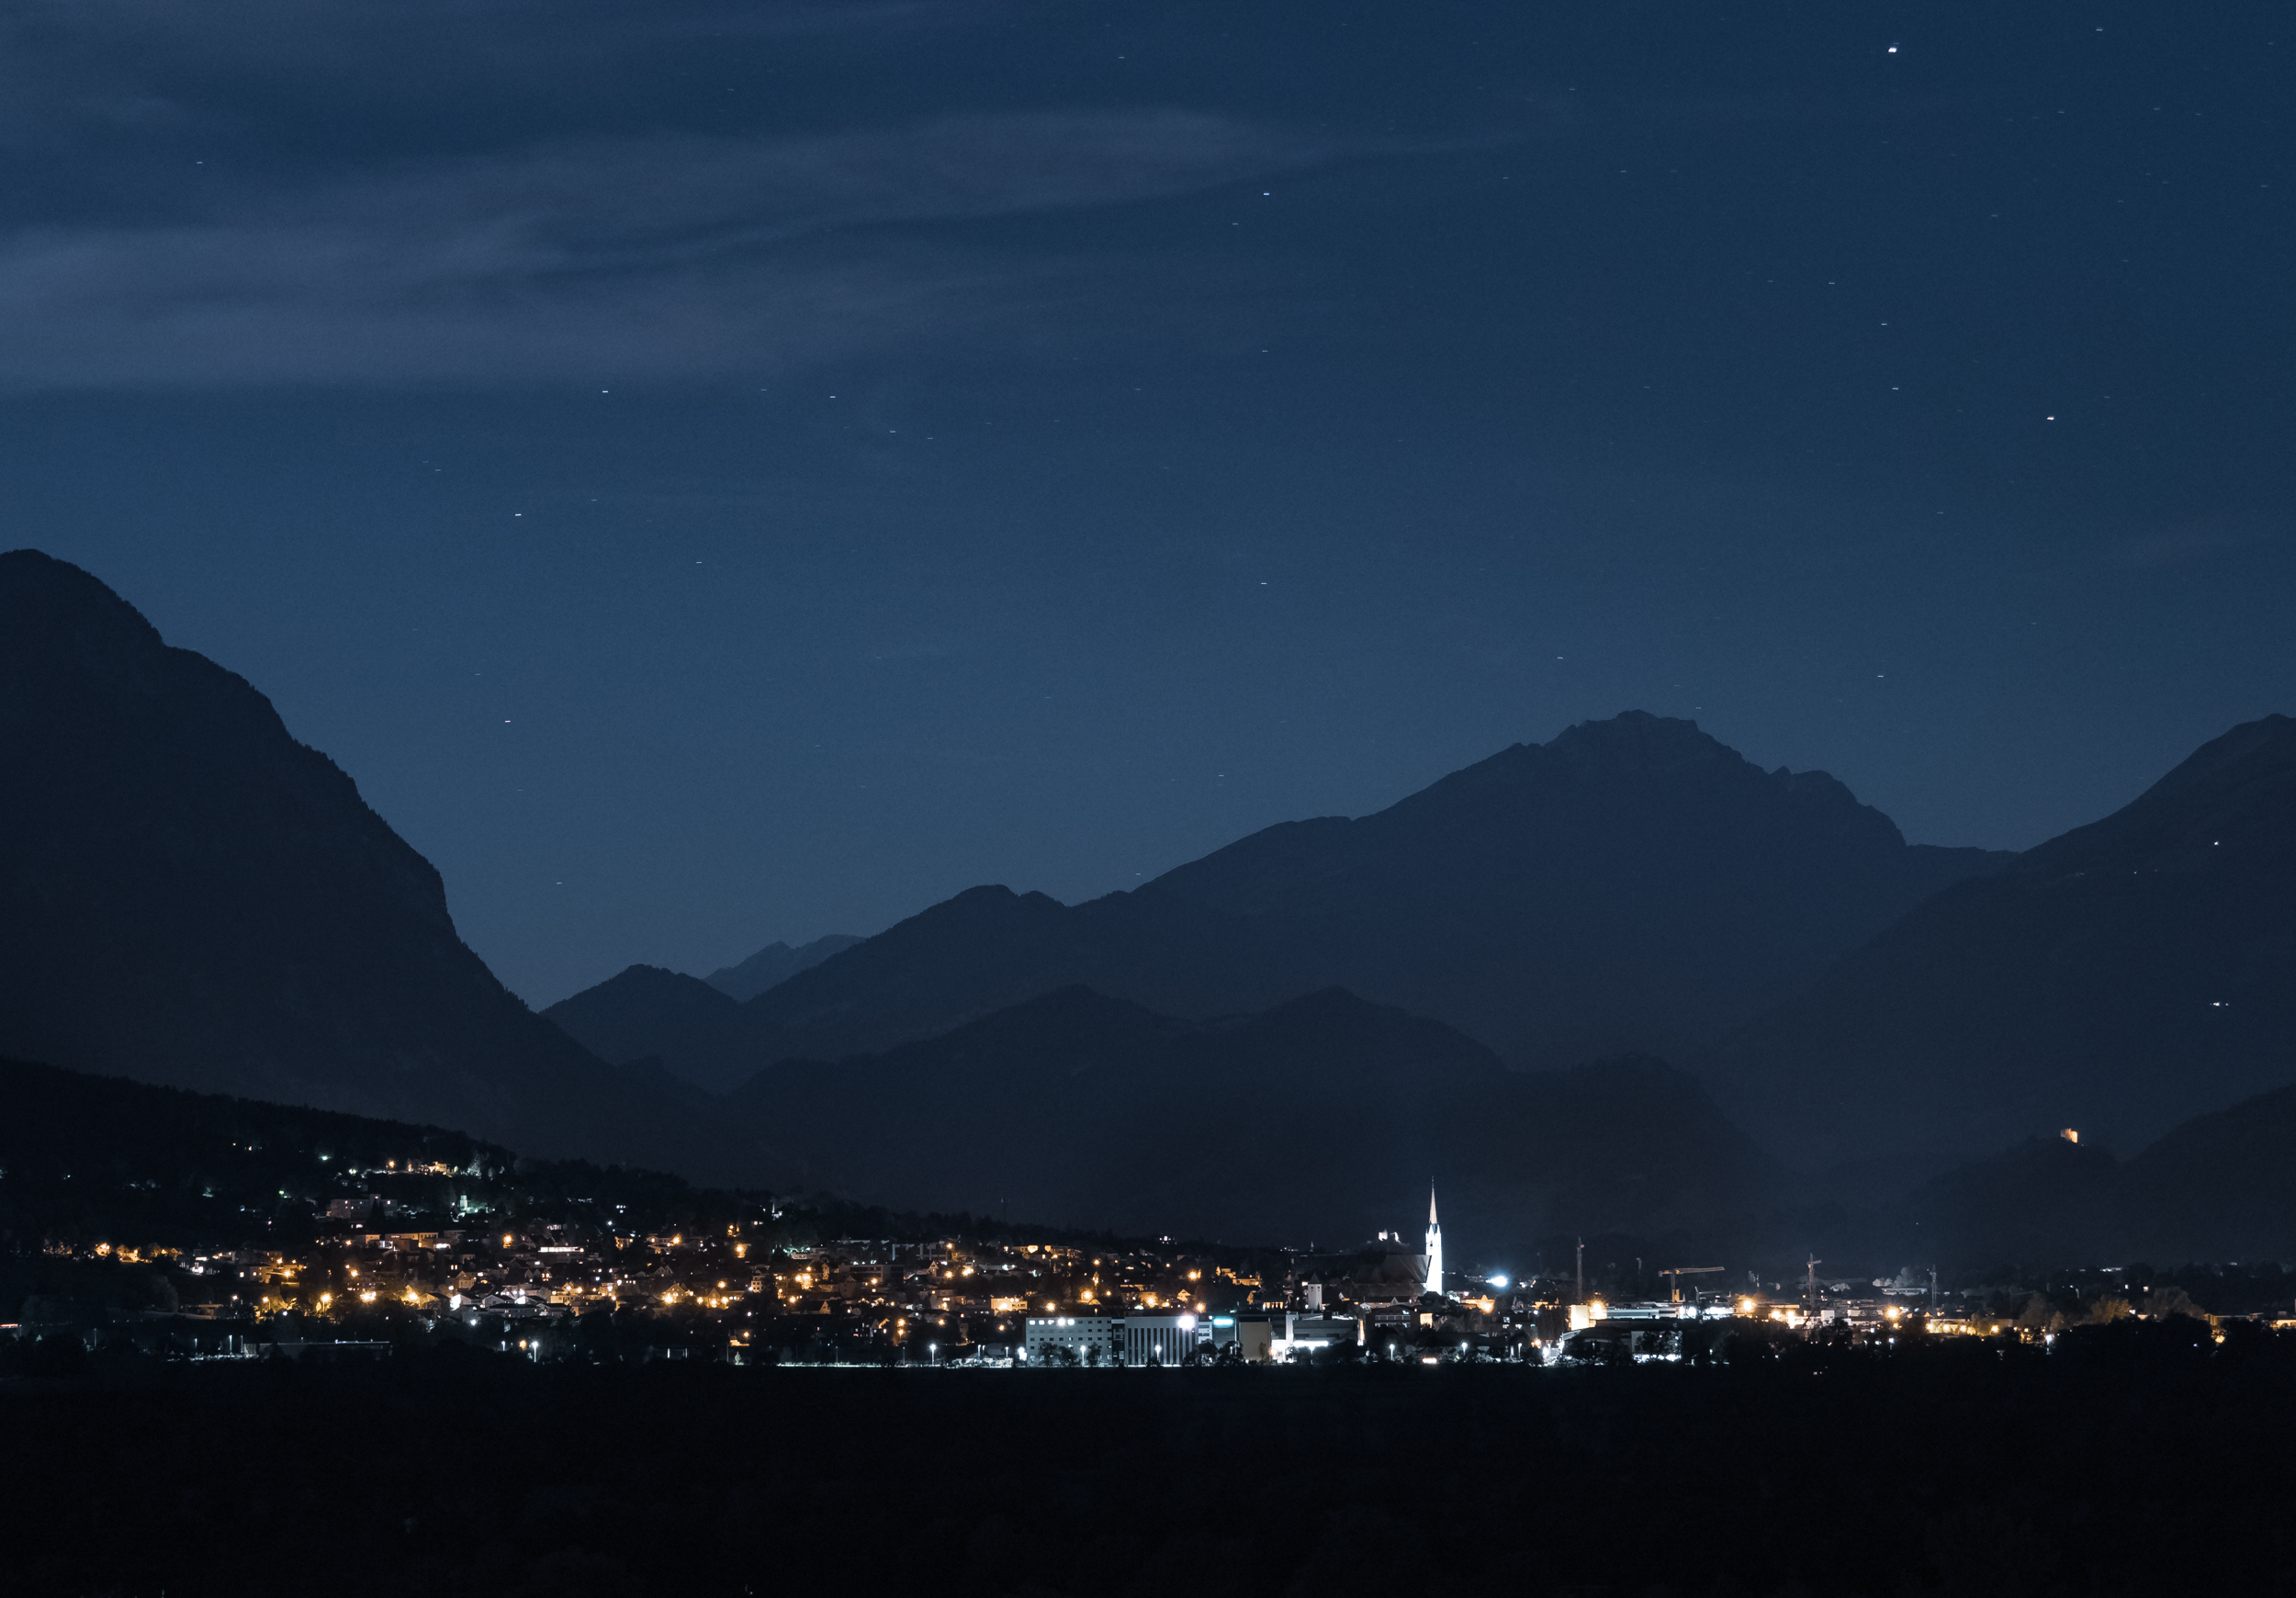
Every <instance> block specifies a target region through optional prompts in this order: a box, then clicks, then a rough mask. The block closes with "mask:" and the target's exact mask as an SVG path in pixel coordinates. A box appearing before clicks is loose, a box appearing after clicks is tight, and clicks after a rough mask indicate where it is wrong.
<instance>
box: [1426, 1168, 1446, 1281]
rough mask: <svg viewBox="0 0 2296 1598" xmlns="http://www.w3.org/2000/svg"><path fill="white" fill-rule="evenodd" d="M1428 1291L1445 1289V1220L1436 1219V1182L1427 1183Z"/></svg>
mask: <svg viewBox="0 0 2296 1598" xmlns="http://www.w3.org/2000/svg"><path fill="white" fill-rule="evenodd" d="M1427 1291H1429V1292H1431V1293H1435V1294H1437V1295H1440V1294H1441V1293H1442V1291H1443V1222H1441V1221H1437V1220H1436V1219H1435V1184H1434V1183H1433V1182H1430V1183H1428V1184H1427Z"/></svg>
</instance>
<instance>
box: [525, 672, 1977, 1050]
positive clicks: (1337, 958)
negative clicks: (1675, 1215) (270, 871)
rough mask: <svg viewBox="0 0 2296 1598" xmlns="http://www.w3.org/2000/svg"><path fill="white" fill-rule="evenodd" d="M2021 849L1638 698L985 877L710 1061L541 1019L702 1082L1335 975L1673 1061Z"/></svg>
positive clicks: (767, 1003)
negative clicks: (1202, 843)
mask: <svg viewBox="0 0 2296 1598" xmlns="http://www.w3.org/2000/svg"><path fill="white" fill-rule="evenodd" d="M2007 859H2009V856H2007V855H1997V854H1990V853H1987V852H1986V851H1984V850H1952V849H1938V848H1933V847H1928V846H1909V845H1908V844H1907V843H1906V842H1905V840H1904V838H1902V837H1901V836H1900V835H1899V833H1898V831H1897V828H1896V827H1895V826H1894V825H1893V824H1892V823H1891V822H1890V820H1889V818H1888V817H1887V816H1884V815H1882V814H1881V813H1880V812H1879V811H1877V810H1874V808H1872V807H1871V806H1869V805H1862V804H1860V803H1859V802H1858V800H1857V799H1856V798H1855V796H1854V795H1852V794H1851V792H1850V791H1849V789H1847V788H1846V787H1844V786H1843V785H1842V784H1841V783H1840V782H1836V781H1835V780H1834V779H1833V778H1831V777H1829V776H1827V775H1826V774H1824V773H1823V772H1793V771H1785V770H1784V769H1783V768H1781V769H1779V770H1777V771H1761V769H1759V768H1757V767H1755V766H1754V765H1752V764H1750V762H1748V761H1747V760H1744V759H1743V758H1741V757H1740V756H1739V755H1738V754H1737V753H1735V752H1734V751H1732V750H1730V749H1729V748H1726V747H1725V746H1724V745H1722V744H1721V743H1719V742H1717V741H1716V740H1715V739H1714V738H1713V737H1709V736H1708V735H1706V734H1705V733H1704V732H1701V731H1700V730H1699V729H1698V727H1697V726H1696V725H1695V724H1694V723H1692V722H1688V721H1678V720H1671V719H1668V718H1664V717H1660V716H1653V715H1646V714H1643V713H1641V712H1629V713H1627V714H1626V715H1620V716H1616V717H1615V718H1613V719H1611V720H1609V721H1603V722H1589V723H1584V724H1581V725H1580V726H1573V727H1571V728H1570V729H1569V730H1568V731H1566V732H1564V733H1562V734H1561V735H1560V736H1559V737H1556V738H1555V739H1554V740H1553V741H1551V742H1549V743H1547V744H1544V745H1536V744H1531V745H1516V746H1514V748H1508V749H1505V750H1503V751H1502V752H1501V753H1499V754H1497V755H1494V756H1492V757H1491V759H1489V760H1484V761H1481V762H1480V763H1479V764H1477V765H1474V766H1471V767H1469V768H1468V769H1467V770H1465V771H1458V772H1455V773H1453V774H1452V775H1450V776H1448V777H1446V778H1444V779H1442V780H1441V781H1440V782H1435V784H1433V785H1432V786H1430V787H1428V788H1426V789H1424V790H1423V791H1422V792H1420V793H1414V794H1412V796H1410V797H1409V798H1407V799H1404V800H1402V801H1401V802H1400V803H1398V804H1396V805H1391V806H1390V807H1389V808H1388V809H1386V810H1383V811H1380V812H1379V813H1378V814H1376V815H1373V816H1365V817H1362V818H1361V819H1358V820H1348V819H1345V818H1343V817H1335V816H1334V817H1325V818H1322V819H1319V820H1312V821H1301V822H1291V823H1286V824H1283V825H1280V826H1277V827H1269V828H1267V829H1266V830H1265V831H1262V832H1258V833H1255V834H1253V835H1252V836H1251V837H1249V838H1244V839H1242V840H1240V841H1239V842H1236V843H1233V844H1231V845H1229V846H1228V847H1227V848H1225V849H1222V850H1219V851H1218V852H1216V853H1214V854H1211V855H1209V856H1207V857H1205V858H1204V859H1202V860H1199V861H1194V862H1192V863H1190V864H1187V865H1184V866H1181V867H1179V868H1177V869H1176V870H1174V871H1171V872H1166V873H1165V875H1163V876H1161V877H1158V878H1156V879H1155V880H1154V881H1153V882H1151V883H1147V884H1145V885H1143V886H1142V887H1140V888H1136V889H1133V890H1131V891H1130V892H1127V893H1119V894H1111V895H1108V896H1106V897H1104V898H1099V899H1094V900H1090V901H1088V902H1086V903H1084V904H1079V905H1075V906H1069V905H1063V904H1061V903H1060V902H1058V901H1057V900H1054V899H1052V898H1049V897H1047V896H1046V895H1042V894H1015V893H1013V892H1011V891H1010V890H1009V889H1007V888H1004V887H995V886H990V887H979V888H974V889H971V890H969V891H967V892H965V893H962V894H960V895H957V896H956V897H954V898H952V899H950V900H947V901H945V902H943V903H941V904H940V905H936V906H932V907H931V908H929V909H928V910H925V911H924V912H922V913H920V914H918V915H917V916H914V917H909V918H908V919H907V920H906V921H903V922H901V923H900V924H899V925H897V926H895V927H894V928H890V929H888V930H887V931H885V932H883V933H880V934H879V935H877V936H876V937H874V938H871V939H868V940H864V941H862V942H861V943H858V944H856V945H854V946H853V947H851V948H850V949H847V950H845V951H842V952H840V953H838V954H836V955H834V956H832V957H831V958H829V959H827V960H825V961H823V962H820V963H819V964H817V965H815V966H813V967H812V968H810V969H808V970H805V971H802V972H799V973H795V974H793V975H792V976H790V977H788V978H787V979H786V980H784V981H782V983H781V984H779V985H777V986H775V987H773V988H771V989H770V990H768V991H766V992H764V993H761V994H760V995H758V996H756V997H754V998H751V999H750V1000H748V1002H747V1003H746V1004H744V1005H743V1006H742V1007H741V1011H740V1013H739V1015H738V1016H736V1017H727V1018H724V1019H723V1020H722V1021H721V1022H720V1024H719V1026H718V1028H717V1030H715V1033H714V1034H713V1041H711V1042H710V1043H709V1045H708V1046H707V1048H706V1049H701V1048H698V1047H697V1045H696V1043H695V1041H694V1039H693V1036H692V1029H691V1027H690V1025H689V1024H688V1020H687V1018H685V1017H684V1016H683V1015H682V1013H681V1011H679V1010H678V1009H677V1008H676V1007H674V1006H670V1007H666V1008H665V1009H664V1010H663V1012H662V1015H661V1017H660V1020H659V1023H658V1027H657V1028H656V1029H655V1030H654V1031H653V1032H652V1033H651V1034H649V1033H648V1031H647V1028H646V1027H645V1026H644V1025H643V1024H641V1022H640V1020H639V1018H638V1016H637V1014H636V1009H635V1007H630V1006H625V1007H622V1009H621V1010H620V1012H619V1014H620V1019H619V1021H618V1024H617V1026H618V1030H616V1031H615V1033H614V1034H613V1038H612V1039H611V1040H607V1039H606V1038H604V1037H603V1036H602V1035H601V1034H592V1033H588V1032H585V1031H583V1030H581V1028H582V1025H583V1023H582V1022H581V1021H580V1018H579V1017H578V1016H577V1015H576V1013H575V1012H574V1011H572V1010H569V1009H568V1006H570V1005H572V1003H573V1001H568V1006H558V1007H553V1008H552V1010H551V1012H550V1013H551V1014H552V1015H553V1016H558V1015H560V1014H561V1012H565V1013H566V1014H567V1015H568V1024H569V1026H570V1027H571V1028H572V1029H573V1030H574V1031H575V1035H576V1036H578V1037H582V1038H584V1039H585V1041H591V1043H592V1045H593V1047H599V1048H601V1049H602V1051H603V1052H606V1053H607V1054H608V1055H609V1057H614V1056H615V1055H616V1054H617V1053H618V1052H620V1051H624V1050H627V1051H629V1052H630V1053H631V1054H633V1055H636V1054H655V1055H658V1056H659V1057H660V1058H662V1059H663V1060H664V1061H665V1063H669V1064H670V1068H671V1069H673V1070H676V1069H680V1068H681V1067H680V1065H679V1063H678V1062H679V1060H680V1059H681V1058H685V1059H687V1060H688V1061H689V1062H692V1063H690V1064H689V1065H688V1066H687V1067H686V1069H687V1070H688V1071H689V1073H690V1074H692V1075H694V1079H696V1080H701V1079H703V1075H722V1074H723V1073H724V1072H725V1071H726V1070H728V1069H730V1068H731V1066H730V1064H729V1062H730V1061H731V1060H733V1059H735V1058H737V1057H738V1056H740V1055H742V1054H743V1053H744V1052H746V1053H747V1057H748V1060H749V1062H750V1063H752V1064H755V1065H762V1064H764V1063H769V1062H770V1060H771V1058H772V1057H773V1056H774V1055H775V1054H776V1053H778V1052H784V1051H791V1050H794V1051H797V1052H805V1053H810V1054H815V1055H819V1056H822V1057H836V1056H838V1055H840V1054H843V1053H847V1052H859V1051H875V1050H881V1049H884V1048H885V1047H887V1046H890V1045H892V1044H895V1043H898V1042H901V1041H906V1040H910V1039H915V1038H921V1037H927V1036H930V1035H933V1034H934V1033H937V1032H940V1031H944V1030H948V1029H949V1028H951V1027H953V1026H958V1025H962V1024H963V1023H964V1022H966V1021H968V1020H971V1019H974V1018H979V1017H982V1016H985V1015H987V1014H990V1013H992V1012H994V1011H996V1010H998V1009H1001V1008H1005V1007H1009V1006H1011V1005H1015V1004H1019V1003H1021V1002H1023V1001H1025V1000H1027V999H1029V998H1031V997H1034V996H1038V995H1041V994H1043V993H1047V992H1050V991H1052V989H1054V988H1058V987H1061V986H1064V985H1069V984H1083V985H1088V986H1090V987H1092V988H1094V989H1096V990H1097V991H1099V992H1102V993H1105V994H1109V995H1113V996H1120V997H1124V998H1129V999H1132V1000H1134V1001H1137V1002H1138V1003H1141V1004H1142V1005H1145V1006H1147V1007H1149V1008H1151V1009H1154V1010H1158V1011H1161V1012H1165V1013H1167V1014H1173V1015H1180V1016H1189V1017H1195V1018H1210V1017H1213V1016H1218V1015H1222V1014H1229V1013H1235V1012H1242V1011H1256V1010H1262V1009H1266V1008H1267V1007H1271V1006H1275V1005H1277V1004H1281V1003H1283V1002H1284V1001H1286V1000H1288V999H1290V998H1295V997H1298V996H1300V995H1302V994H1306V993H1311V992H1314V991H1316V990H1318V989H1320V988H1323V987H1328V986H1342V987H1345V988H1347V989H1349V990H1350V991H1352V992H1355V993H1357V994H1360V995H1362V996H1365V997H1367V998H1368V999H1371V1000H1373V1001H1375V1002H1378V1003H1381V1004H1388V1005H1394V1006H1398V1007H1402V1008H1404V1009H1408V1010H1411V1011H1413V1012H1416V1013H1418V1014H1422V1015H1426V1016H1431V1017H1435V1018H1440V1019H1442V1020H1444V1021H1446V1022H1448V1023H1450V1024H1451V1025H1453V1026H1455V1027H1458V1028H1459V1029H1460V1030H1464V1031H1466V1032H1467V1033H1469V1035H1470V1036H1472V1037H1474V1038H1476V1039H1479V1040H1480V1041H1482V1042H1484V1043H1486V1044H1488V1045H1490V1046H1491V1048H1493V1049H1495V1050H1496V1051H1497V1052H1499V1053H1500V1055H1501V1056H1502V1057H1503V1058H1504V1059H1505V1060H1506V1061H1508V1062H1509V1063H1514V1064H1518V1065H1525V1066H1536V1067H1540V1068H1549V1069H1551V1068H1555V1067H1559V1066H1564V1065H1569V1064H1574V1063H1580V1062H1582V1061H1585V1060H1588V1059H1592V1058H1596V1057H1599V1056H1604V1055H1611V1054H1617V1053H1622V1052H1636V1051H1641V1052H1651V1053H1657V1054H1661V1055H1668V1056H1679V1055H1682V1054H1684V1053H1686V1052H1689V1051H1692V1050H1694V1049H1696V1048H1699V1047H1702V1046H1705V1045H1708V1044H1711V1043H1712V1042H1713V1041H1716V1039H1718V1038H1719V1037H1721V1036H1722V1035H1723V1034H1724V1033H1726V1032H1727V1031H1728V1030H1729V1029H1730V1028H1731V1027H1733V1026H1735V1025H1738V1024H1739V1023H1741V1022H1744V1021H1746V1020H1748V1019H1750V1018H1752V1017H1754V1016H1756V1015H1757V1014H1759V1013H1761V1010H1763V1009H1764V1008H1765V1007H1768V1006H1769V1005H1771V1004H1773V1003H1774V1002H1776V1001H1777V1000H1779V999H1780V998H1782V997H1783V996H1784V995H1786V994H1787V993H1789V992H1791V991H1793V990H1794V989H1795V987H1796V986H1798V985H1801V984H1803V983H1805V982H1806V981H1808V980H1809V979H1811V978H1813V977H1815V976H1816V975H1817V974H1818V973H1819V972H1821V971H1822V970H1824V969H1825V967H1826V966H1827V965H1828V964H1829V962H1832V961H1833V960H1835V959H1837V958H1839V957H1840V956H1841V955H1842V954H1844V953H1846V952H1848V951H1850V950H1851V949H1854V948H1855V947H1857V946H1858V945H1859V944H1860V943H1862V942H1863V941H1864V940H1866V939H1867V938H1870V937H1871V936H1873V935H1874V933H1876V932H1878V931H1880V930H1881V929H1882V928H1884V927H1885V926H1887V925H1888V924H1889V923H1890V922H1891V921H1892V920H1894V919H1895V918H1896V917H1897V916H1899V915H1900V914H1902V913H1903V912H1904V911H1906V910H1907V909H1908V908H1910V907H1911V906H1913V905H1915V904H1917V903H1919V901H1920V900H1921V899H1923V898H1925V897H1927V896H1928V895H1930V894H1931V893H1934V892H1935V891H1936V890H1938V889H1939V888H1941V887H1943V886H1945V885H1947V884H1948V883H1953V882H1955V881H1958V880H1960V879H1962V878H1964V877H1968V876H1970V875H1973V874H1977V873H1981V872H1986V871H1987V870H1990V869H1992V868H1993V867H1994V866H1995V865H1996V864H1998V863H1999V862H2000V861H2006V860H2007ZM703 1054H706V1055H707V1058H706V1060H703V1059H702V1058H701V1056H702V1055H703Z"/></svg>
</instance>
